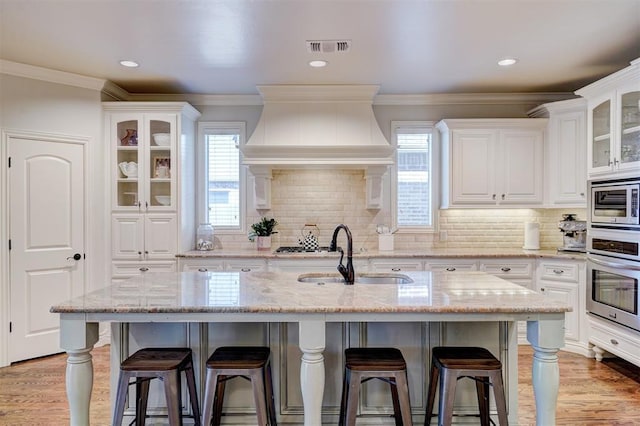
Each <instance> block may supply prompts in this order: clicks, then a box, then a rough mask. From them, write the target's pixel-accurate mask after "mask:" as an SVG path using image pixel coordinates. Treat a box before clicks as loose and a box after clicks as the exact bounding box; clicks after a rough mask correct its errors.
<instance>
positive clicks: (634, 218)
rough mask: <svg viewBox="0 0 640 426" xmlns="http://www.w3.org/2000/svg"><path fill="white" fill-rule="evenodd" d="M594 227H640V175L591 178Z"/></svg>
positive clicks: (590, 205)
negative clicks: (615, 178) (620, 177)
mask: <svg viewBox="0 0 640 426" xmlns="http://www.w3.org/2000/svg"><path fill="white" fill-rule="evenodd" d="M588 188H589V204H588V205H589V226H590V227H591V228H613V229H631V230H638V229H640V212H639V208H640V177H638V178H630V179H617V180H600V181H598V180H592V181H589V185H588Z"/></svg>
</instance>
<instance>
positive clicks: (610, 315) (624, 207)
mask: <svg viewBox="0 0 640 426" xmlns="http://www.w3.org/2000/svg"><path fill="white" fill-rule="evenodd" d="M589 186H590V188H589V189H590V191H589V203H588V210H589V218H588V229H587V311H589V313H590V314H592V315H597V316H599V317H602V318H605V319H608V320H610V321H613V322H616V323H618V324H621V325H623V326H626V327H629V328H632V329H634V330H637V331H639V332H640V312H639V307H640V291H639V290H640V289H639V283H640V223H639V222H638V197H639V191H640V178H634V179H625V180H615V181H604V182H590V185H589Z"/></svg>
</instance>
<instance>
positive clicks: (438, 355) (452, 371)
mask: <svg viewBox="0 0 640 426" xmlns="http://www.w3.org/2000/svg"><path fill="white" fill-rule="evenodd" d="M465 377H466V378H470V379H473V380H475V381H476V392H477V394H478V406H479V408H480V423H481V425H482V426H488V425H489V423H493V421H492V420H491V419H490V417H489V385H491V386H493V396H494V398H495V401H496V408H497V411H498V420H499V421H500V426H507V425H508V420H507V404H506V401H505V396H504V385H503V383H502V363H501V362H500V361H499V360H498V359H497V358H496V357H494V356H493V355H492V354H491V352H489V351H488V350H487V349H484V348H478V347H464V346H463V347H445V346H442V347H435V348H433V351H432V357H431V378H430V382H429V393H428V395H427V411H426V413H425V418H424V424H425V426H428V425H429V424H430V422H431V417H432V413H433V403H434V400H435V397H436V387H437V386H438V378H439V381H440V394H439V397H440V401H439V411H438V425H439V426H449V425H451V421H452V417H453V402H454V399H455V392H456V383H457V382H458V380H459V379H462V378H465Z"/></svg>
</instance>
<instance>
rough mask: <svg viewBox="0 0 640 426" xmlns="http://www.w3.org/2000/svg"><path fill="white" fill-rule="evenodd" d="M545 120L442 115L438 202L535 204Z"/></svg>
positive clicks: (448, 204)
mask: <svg viewBox="0 0 640 426" xmlns="http://www.w3.org/2000/svg"><path fill="white" fill-rule="evenodd" d="M546 123H547V120H546V119H543V118H529V119H495V120H494V119H459V120H442V121H440V122H439V123H438V124H437V125H436V127H437V128H438V129H439V130H440V134H441V138H442V156H443V157H442V165H443V173H442V208H449V207H469V208H477V207H539V206H540V205H542V202H543V152H544V149H543V144H544V129H545V127H546Z"/></svg>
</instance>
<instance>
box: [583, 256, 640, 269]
mask: <svg viewBox="0 0 640 426" xmlns="http://www.w3.org/2000/svg"><path fill="white" fill-rule="evenodd" d="M589 260H590V261H591V262H593V263H596V264H598V265H601V266H608V267H609V268H621V269H627V270H632V271H640V267H638V266H635V265H630V264H628V263H616V262H605V261H604V260H600V259H594V258H593V257H590V258H589Z"/></svg>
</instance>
